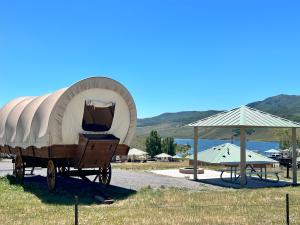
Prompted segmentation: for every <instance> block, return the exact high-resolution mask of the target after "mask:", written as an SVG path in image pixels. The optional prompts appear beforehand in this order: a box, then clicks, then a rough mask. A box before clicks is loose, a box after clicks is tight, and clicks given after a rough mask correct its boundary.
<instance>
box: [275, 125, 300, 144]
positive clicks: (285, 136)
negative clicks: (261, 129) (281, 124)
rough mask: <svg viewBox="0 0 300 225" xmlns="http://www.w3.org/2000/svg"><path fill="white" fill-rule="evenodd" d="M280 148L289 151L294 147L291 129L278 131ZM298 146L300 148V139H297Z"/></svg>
mask: <svg viewBox="0 0 300 225" xmlns="http://www.w3.org/2000/svg"><path fill="white" fill-rule="evenodd" d="M278 136H279V138H280V139H279V148H280V149H288V148H290V147H292V132H291V130H290V129H280V130H279V131H278ZM297 146H298V147H300V142H299V137H297Z"/></svg>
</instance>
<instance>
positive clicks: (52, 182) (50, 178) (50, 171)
mask: <svg viewBox="0 0 300 225" xmlns="http://www.w3.org/2000/svg"><path fill="white" fill-rule="evenodd" d="M47 183H48V189H49V190H50V191H54V190H55V187H56V167H55V165H54V162H53V161H52V160H49V161H48V166H47Z"/></svg>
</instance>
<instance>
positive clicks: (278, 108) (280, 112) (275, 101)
mask: <svg viewBox="0 0 300 225" xmlns="http://www.w3.org/2000/svg"><path fill="white" fill-rule="evenodd" d="M248 106H249V107H252V108H256V109H259V110H262V111H265V112H268V113H271V114H274V115H277V116H281V117H283V118H286V119H290V120H294V121H300V96H298V95H277V96H274V97H270V98H267V99H265V100H263V101H258V102H253V103H250V104H248Z"/></svg>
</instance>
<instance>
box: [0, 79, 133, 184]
mask: <svg viewBox="0 0 300 225" xmlns="http://www.w3.org/2000/svg"><path fill="white" fill-rule="evenodd" d="M135 127H136V108H135V104H134V101H133V99H132V97H131V95H130V94H129V92H128V91H127V89H126V88H125V87H124V86H122V85H121V84H119V83H118V82H116V81H114V80H111V79H108V78H103V77H93V78H88V79H85V80H82V81H79V82H77V83H76V84H74V85H73V86H71V87H69V88H67V89H62V90H59V91H57V92H55V93H53V94H48V95H45V96H41V97H23V98H19V99H16V100H13V101H12V102H10V103H8V104H7V105H5V106H4V107H3V108H2V109H1V111H0V152H2V153H6V154H8V155H13V156H15V158H14V159H13V162H14V163H15V166H14V168H15V169H14V173H15V174H16V177H17V179H18V180H19V181H20V182H22V181H23V178H24V173H25V168H26V167H32V168H34V167H44V168H47V181H48V187H49V189H50V190H53V189H55V186H56V176H57V175H65V176H79V177H82V178H84V179H85V178H86V176H90V175H96V178H99V179H98V180H99V181H100V182H101V183H103V184H109V182H110V179H111V166H110V162H111V160H112V158H113V157H114V156H116V155H127V154H128V151H129V145H130V142H131V140H132V138H133V136H134V132H135ZM96 178H95V179H94V181H95V180H96Z"/></svg>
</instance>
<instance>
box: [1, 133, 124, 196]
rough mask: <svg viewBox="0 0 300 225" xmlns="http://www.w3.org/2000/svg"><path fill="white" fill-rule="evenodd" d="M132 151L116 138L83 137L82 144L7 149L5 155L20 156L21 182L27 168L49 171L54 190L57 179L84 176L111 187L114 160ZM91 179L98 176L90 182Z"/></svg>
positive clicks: (16, 165)
mask: <svg viewBox="0 0 300 225" xmlns="http://www.w3.org/2000/svg"><path fill="white" fill-rule="evenodd" d="M128 150H129V147H128V146H127V145H120V144H119V139H118V138H116V137H114V136H113V135H91V134H89V135H87V134H80V138H79V144H78V145H71V146H70V145H65V146H64V145H61V146H59V145H57V146H52V147H47V148H40V149H36V148H34V147H29V148H27V149H21V148H9V147H6V148H4V152H5V153H9V154H15V155H16V157H15V159H14V160H13V162H14V174H15V176H16V180H17V182H19V183H22V182H23V180H24V176H25V169H26V168H34V167H42V168H47V183H48V188H49V190H50V191H53V190H55V188H56V184H57V182H56V180H57V176H63V177H80V178H82V179H83V180H86V181H91V182H96V181H98V182H99V183H101V184H103V185H109V183H110V180H111V165H110V162H111V160H112V157H113V156H114V155H127V153H128ZM2 152H3V151H2ZM88 176H95V177H94V178H93V180H89V179H88V178H87V177H88Z"/></svg>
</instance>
